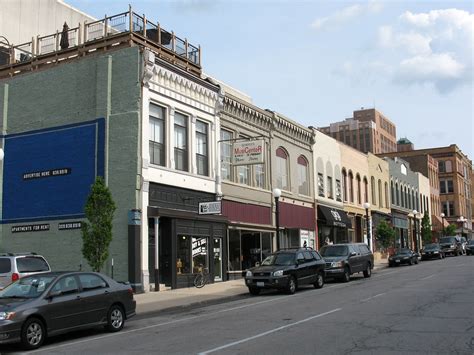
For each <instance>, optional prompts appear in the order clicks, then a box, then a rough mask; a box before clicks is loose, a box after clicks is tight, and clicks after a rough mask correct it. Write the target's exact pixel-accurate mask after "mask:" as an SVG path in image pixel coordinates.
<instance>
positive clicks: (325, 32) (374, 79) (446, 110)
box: [65, 0, 474, 159]
mask: <svg viewBox="0 0 474 355" xmlns="http://www.w3.org/2000/svg"><path fill="white" fill-rule="evenodd" d="M65 2H67V3H68V4H70V5H72V6H74V7H76V8H78V9H80V10H82V11H83V12H86V13H88V14H90V15H92V16H94V17H98V18H99V17H103V16H104V14H107V15H112V14H118V13H120V12H123V11H126V10H127V9H128V4H129V3H130V4H131V5H132V8H133V10H134V11H135V12H137V13H140V14H141V13H144V14H146V16H147V18H149V19H150V20H152V21H158V22H160V24H161V25H162V26H163V28H165V29H167V30H173V31H174V32H175V33H176V34H177V35H178V36H179V37H181V38H187V39H188V41H189V42H190V43H192V44H195V45H197V44H200V45H201V48H202V55H203V57H202V59H203V60H202V64H203V70H204V71H205V72H206V73H207V74H209V75H211V76H213V77H216V78H217V79H219V80H221V81H224V82H226V83H227V84H229V85H231V86H232V87H234V88H236V89H238V90H240V91H242V92H244V93H246V94H248V95H250V96H251V97H252V99H253V102H254V104H255V105H257V106H259V107H262V108H268V109H271V110H274V111H277V112H280V113H282V114H284V115H286V116H287V117H289V118H291V119H293V120H295V121H297V122H299V123H301V124H303V125H306V126H315V127H323V126H326V125H329V123H331V122H336V121H340V120H342V119H344V118H347V117H351V116H352V111H353V110H356V109H359V108H360V107H365V108H369V107H374V106H375V108H377V109H378V110H380V111H382V112H383V113H384V114H385V115H386V116H387V117H388V118H389V119H391V120H392V121H393V122H394V123H395V124H396V126H397V138H401V137H407V138H408V139H410V140H411V141H412V142H413V143H414V144H415V148H420V149H421V148H429V147H438V146H445V145H449V144H453V143H455V144H457V145H458V146H459V147H460V148H461V150H462V151H463V152H464V153H466V154H468V155H469V157H470V158H471V159H473V158H474V143H473V135H474V126H473V121H474V108H473V101H474V82H473V80H474V79H473V77H474V76H473V67H474V63H473V62H474V53H473V51H474V46H473V41H474V40H473V38H474V34H473V28H474V5H473V2H472V1H416V2H415V1H355V2H352V1H351V2H349V1H337V0H333V1H298V0H296V1H294V0H293V1H291V0H287V1H277V0H272V1H263V0H261V1H257V0H253V1H252V0H248V1H247V0H245V1H244V0H239V1H237V0H225V1H211V0H175V1H152V0H135V1H134V0H128V1H121V0H115V1H106V0H101V1H97V0H65Z"/></svg>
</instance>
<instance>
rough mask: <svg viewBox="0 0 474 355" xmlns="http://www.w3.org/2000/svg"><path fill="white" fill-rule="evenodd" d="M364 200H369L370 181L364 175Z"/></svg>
mask: <svg viewBox="0 0 474 355" xmlns="http://www.w3.org/2000/svg"><path fill="white" fill-rule="evenodd" d="M364 202H369V182H368V181H367V178H366V177H364Z"/></svg>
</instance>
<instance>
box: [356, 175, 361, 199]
mask: <svg viewBox="0 0 474 355" xmlns="http://www.w3.org/2000/svg"><path fill="white" fill-rule="evenodd" d="M356 180H357V203H358V204H359V205H361V204H362V190H361V185H360V175H359V174H357V175H356Z"/></svg>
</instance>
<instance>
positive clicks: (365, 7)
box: [311, 0, 382, 30]
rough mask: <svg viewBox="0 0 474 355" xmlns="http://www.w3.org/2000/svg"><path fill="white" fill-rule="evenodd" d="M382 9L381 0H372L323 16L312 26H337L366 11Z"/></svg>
mask: <svg viewBox="0 0 474 355" xmlns="http://www.w3.org/2000/svg"><path fill="white" fill-rule="evenodd" d="M381 9H382V4H381V3H380V2H379V1H375V0H371V1H369V2H367V3H366V4H355V5H351V6H348V7H345V8H343V9H342V10H340V11H337V12H335V13H334V14H332V15H329V16H326V17H321V18H318V19H316V20H314V21H313V23H312V24H311V27H312V28H314V29H315V30H320V29H324V28H328V27H335V26H338V25H341V24H343V23H345V22H348V21H350V20H351V19H353V18H356V17H359V16H361V15H364V14H365V13H377V12H379V11H380V10H381Z"/></svg>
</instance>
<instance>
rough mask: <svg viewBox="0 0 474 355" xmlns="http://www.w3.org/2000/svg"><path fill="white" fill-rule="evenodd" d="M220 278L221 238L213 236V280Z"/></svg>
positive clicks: (221, 275)
mask: <svg viewBox="0 0 474 355" xmlns="http://www.w3.org/2000/svg"><path fill="white" fill-rule="evenodd" d="M222 280H223V274H222V238H214V281H222Z"/></svg>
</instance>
